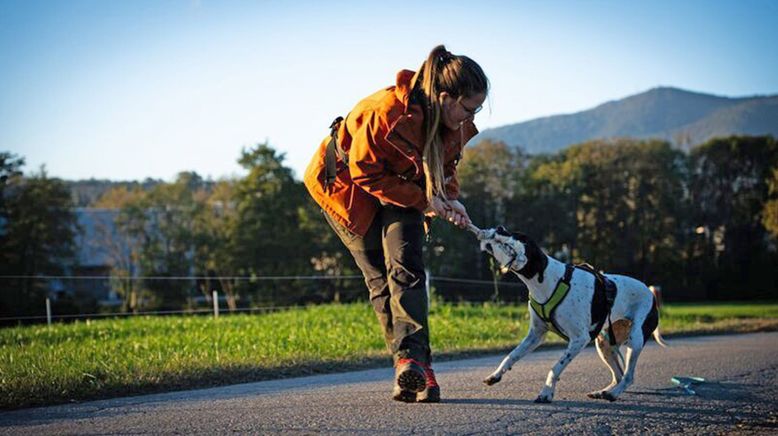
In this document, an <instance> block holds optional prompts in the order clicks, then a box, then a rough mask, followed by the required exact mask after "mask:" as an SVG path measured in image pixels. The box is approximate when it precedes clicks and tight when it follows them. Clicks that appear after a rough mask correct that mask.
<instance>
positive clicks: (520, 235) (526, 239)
mask: <svg viewBox="0 0 778 436" xmlns="http://www.w3.org/2000/svg"><path fill="white" fill-rule="evenodd" d="M511 237H512V238H513V239H515V240H517V241H519V242H521V243H522V244H528V243H532V242H533V241H532V239H530V238H529V236H527V235H525V234H524V233H521V232H513V233H511Z"/></svg>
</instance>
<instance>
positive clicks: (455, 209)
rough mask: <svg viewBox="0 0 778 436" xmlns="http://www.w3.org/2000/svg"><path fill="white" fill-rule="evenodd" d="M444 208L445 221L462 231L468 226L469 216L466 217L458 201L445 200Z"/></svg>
mask: <svg viewBox="0 0 778 436" xmlns="http://www.w3.org/2000/svg"><path fill="white" fill-rule="evenodd" d="M446 206H447V208H446V209H447V211H448V215H447V216H446V220H448V221H450V222H451V223H453V224H454V225H456V226H458V227H461V228H463V229H464V228H466V227H467V226H468V224H470V216H468V215H467V209H465V205H464V204H462V203H460V202H459V201H458V200H446Z"/></svg>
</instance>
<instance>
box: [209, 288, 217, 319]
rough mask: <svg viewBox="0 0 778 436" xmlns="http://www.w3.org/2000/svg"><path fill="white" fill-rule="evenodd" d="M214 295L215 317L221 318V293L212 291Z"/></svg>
mask: <svg viewBox="0 0 778 436" xmlns="http://www.w3.org/2000/svg"><path fill="white" fill-rule="evenodd" d="M211 295H213V317H214V318H218V317H219V293H218V292H216V291H212V294H211Z"/></svg>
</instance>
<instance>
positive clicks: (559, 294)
mask: <svg viewBox="0 0 778 436" xmlns="http://www.w3.org/2000/svg"><path fill="white" fill-rule="evenodd" d="M573 270H575V267H574V266H573V265H570V264H567V265H565V275H564V276H562V278H560V279H559V281H558V282H557V284H556V288H554V292H552V293H551V297H549V299H548V300H546V302H545V303H543V304H541V303H539V302H538V300H536V299H534V298H532V294H530V296H529V305H530V306H531V307H532V310H534V311H535V314H536V315H537V316H538V317H540V319H542V320H543V322H545V323H546V325H548V327H549V328H550V329H551V331H552V332H554V333H556V334H558V335H559V336H561V337H562V339H564V340H566V341H567V340H569V338H568V337H567V336H565V334H564V333H562V329H560V328H559V326H558V325H556V322H555V321H554V311H556V308H557V306H559V303H561V302H562V301H563V300H564V299H565V297H567V294H568V293H569V292H570V279H572V277H573Z"/></svg>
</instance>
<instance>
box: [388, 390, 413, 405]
mask: <svg viewBox="0 0 778 436" xmlns="http://www.w3.org/2000/svg"><path fill="white" fill-rule="evenodd" d="M392 399H393V400H394V401H402V402H403V403H415V402H416V393H415V392H408V391H400V392H398V393H395V394H394V395H392Z"/></svg>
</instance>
